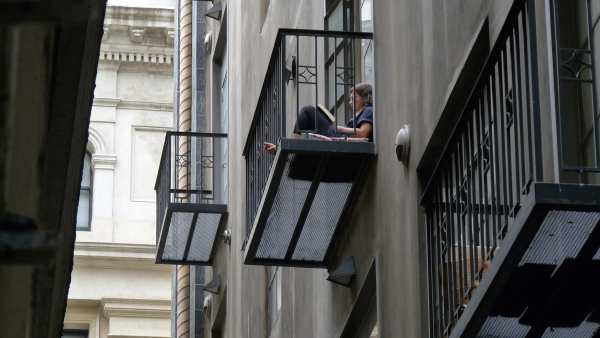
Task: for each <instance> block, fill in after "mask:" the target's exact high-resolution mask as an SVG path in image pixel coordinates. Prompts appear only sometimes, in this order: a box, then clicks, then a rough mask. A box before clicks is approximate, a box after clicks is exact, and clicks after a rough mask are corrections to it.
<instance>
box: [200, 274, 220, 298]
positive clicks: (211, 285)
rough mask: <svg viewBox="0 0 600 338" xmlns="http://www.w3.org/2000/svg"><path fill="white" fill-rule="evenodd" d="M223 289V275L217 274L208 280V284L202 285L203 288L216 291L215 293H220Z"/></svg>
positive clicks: (211, 291) (207, 290)
mask: <svg viewBox="0 0 600 338" xmlns="http://www.w3.org/2000/svg"><path fill="white" fill-rule="evenodd" d="M220 289H221V277H219V275H215V276H214V277H213V279H212V280H211V281H210V282H208V284H206V285H204V286H203V287H202V290H204V291H206V292H210V293H214V294H215V295H216V294H218V293H219V290H220Z"/></svg>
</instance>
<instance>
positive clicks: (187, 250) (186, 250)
mask: <svg viewBox="0 0 600 338" xmlns="http://www.w3.org/2000/svg"><path fill="white" fill-rule="evenodd" d="M197 221H198V213H197V212H194V216H192V224H190V231H189V232H188V236H187V240H186V242H185V247H184V249H183V256H182V257H181V260H182V261H187V260H188V255H189V253H190V246H191V244H192V239H193V238H194V231H195V230H196V222H197Z"/></svg>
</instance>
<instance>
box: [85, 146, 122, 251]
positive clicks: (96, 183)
mask: <svg viewBox="0 0 600 338" xmlns="http://www.w3.org/2000/svg"><path fill="white" fill-rule="evenodd" d="M116 163H117V156H116V155H107V154H94V155H92V168H93V169H92V170H93V178H92V180H93V181H92V189H93V191H92V224H91V229H92V232H94V233H95V234H94V235H95V236H94V237H96V238H98V239H101V240H102V241H112V239H113V238H112V235H113V226H114V224H113V223H114V222H113V197H114V177H115V165H116Z"/></svg>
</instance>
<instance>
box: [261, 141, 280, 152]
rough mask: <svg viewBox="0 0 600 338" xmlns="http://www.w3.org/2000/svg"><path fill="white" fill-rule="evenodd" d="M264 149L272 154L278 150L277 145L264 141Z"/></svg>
mask: <svg viewBox="0 0 600 338" xmlns="http://www.w3.org/2000/svg"><path fill="white" fill-rule="evenodd" d="M263 149H264V150H265V151H266V152H268V153H270V154H275V152H277V146H276V145H275V144H273V143H269V142H264V143H263Z"/></svg>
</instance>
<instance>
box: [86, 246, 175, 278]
mask: <svg viewBox="0 0 600 338" xmlns="http://www.w3.org/2000/svg"><path fill="white" fill-rule="evenodd" d="M155 252H156V251H155V246H154V245H147V244H123V243H97V242H76V243H75V252H74V261H75V265H76V266H77V267H94V268H100V269H135V270H152V271H164V272H170V271H171V267H170V266H168V265H160V264H156V263H155V261H156V253H155Z"/></svg>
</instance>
